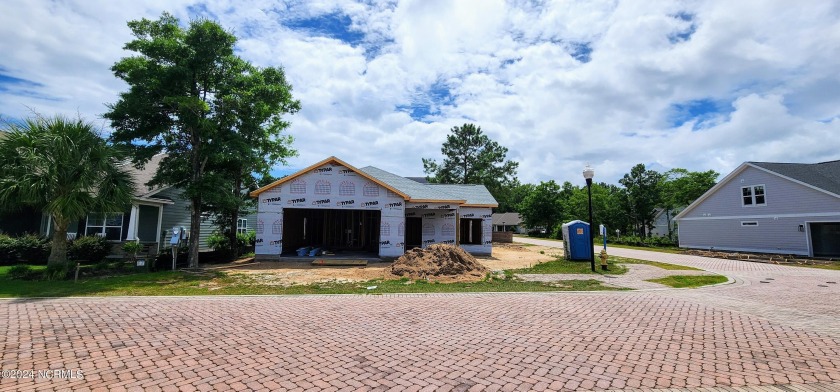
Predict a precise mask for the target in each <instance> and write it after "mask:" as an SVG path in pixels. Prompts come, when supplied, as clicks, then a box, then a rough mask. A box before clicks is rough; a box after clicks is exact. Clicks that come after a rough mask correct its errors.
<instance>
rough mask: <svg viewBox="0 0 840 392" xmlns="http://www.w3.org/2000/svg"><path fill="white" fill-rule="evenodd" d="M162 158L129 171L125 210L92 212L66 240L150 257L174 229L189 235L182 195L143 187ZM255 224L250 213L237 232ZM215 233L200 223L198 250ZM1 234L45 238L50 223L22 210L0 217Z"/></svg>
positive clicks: (207, 220)
mask: <svg viewBox="0 0 840 392" xmlns="http://www.w3.org/2000/svg"><path fill="white" fill-rule="evenodd" d="M165 156H166V154H158V155H155V156H154V157H153V158H152V159H151V160H150V161H149V162H147V163H146V165H145V166H144V168H143V169H139V168H136V167H133V166H132V167H130V168H129V172H130V173H131V175H132V177H133V178H134V182H135V184H136V188H135V191H134V198H133V200H132V205H131V207H130V208H129V209H128V210H126V211H118V212H97V211H91V212H90V213H89V214H88V215H87V216H86V217H85V218H83V219H81V220H79V221H78V222H75V223H71V224H70V227H68V229H67V232H68V238H71V239H72V238H76V237H79V236H84V235H100V236H103V237H105V238H107V239H108V240H110V241H112V243H113V244H114V248H113V253H117V254H118V253H120V247H121V244H122V243H123V242H126V241H139V242H140V243H141V244H143V245H144V248H145V249H144V251H145V252H148V253H152V254H153V253H157V252H159V251H162V250H164V249H166V248H169V247H170V246H169V238H170V237H171V236H172V228H173V227H184V228H185V229H186V230H187V233H189V228H190V203H189V201H188V200H186V199H184V198H183V197H182V193H183V192H182V191H181V190H180V189H178V188H173V187H161V188H151V187H148V186H147V185H146V183H147V182H149V181H150V180H151V179H152V177H153V176H154V174H155V172H156V171H157V168H158V167H159V166H160V162H161V160H162V159H163V158H164V157H165ZM12 218H21V219H12ZM39 220H40V222H39ZM20 222H25V224H24V223H20ZM256 224H257V216H256V213H251V214H249V215H247V216H243V217H242V218H241V219H240V222H239V225H238V227H237V231H243V232H244V231H247V230H253V229H254V228H256ZM214 229H215V226H214V225H213V224H212V219H211V217H209V216H208V217H206V218H204V219H202V223H201V239H200V241H199V243H200V248H199V249H200V250H202V251H204V250H210V248H209V247H208V246H207V237H208V236H209V235H210V234H211V233H212V232H213V230H214ZM0 232H6V233H10V234H22V233H27V232H29V233H38V234H40V235H43V236H48V235H51V233H52V222H51V218H50V217H49V216H47V215H43V214H41V213H40V211H34V210H31V209H25V210H23V211H21V212H18V213H15V214H14V215H9V216H5V217H0Z"/></svg>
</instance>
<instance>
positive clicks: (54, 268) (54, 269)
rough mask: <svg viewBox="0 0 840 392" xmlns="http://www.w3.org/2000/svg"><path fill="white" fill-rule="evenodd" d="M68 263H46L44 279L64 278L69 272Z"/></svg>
mask: <svg viewBox="0 0 840 392" xmlns="http://www.w3.org/2000/svg"><path fill="white" fill-rule="evenodd" d="M70 269H71V267H70V264H61V265H48V266H47V269H46V270H45V271H44V279H45V280H65V279H67V275H69V274H70Z"/></svg>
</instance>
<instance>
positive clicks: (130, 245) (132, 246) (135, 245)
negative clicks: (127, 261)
mask: <svg viewBox="0 0 840 392" xmlns="http://www.w3.org/2000/svg"><path fill="white" fill-rule="evenodd" d="M122 249H123V252H125V253H126V254H128V255H130V256H134V255H136V254H137V252H139V251H140V250H141V249H143V245H141V244H140V243H139V242H137V241H129V242H126V243H124V244H123V246H122Z"/></svg>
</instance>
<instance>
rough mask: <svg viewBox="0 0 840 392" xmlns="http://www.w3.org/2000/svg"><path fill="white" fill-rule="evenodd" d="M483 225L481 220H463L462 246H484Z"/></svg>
mask: <svg viewBox="0 0 840 392" xmlns="http://www.w3.org/2000/svg"><path fill="white" fill-rule="evenodd" d="M481 223H482V222H481V219H461V244H464V245H481V244H482V239H483V237H482V234H483V233H482V232H481Z"/></svg>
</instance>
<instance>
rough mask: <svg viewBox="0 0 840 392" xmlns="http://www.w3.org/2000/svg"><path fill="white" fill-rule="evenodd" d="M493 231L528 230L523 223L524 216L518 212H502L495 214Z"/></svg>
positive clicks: (522, 231) (520, 231) (521, 232)
mask: <svg viewBox="0 0 840 392" xmlns="http://www.w3.org/2000/svg"><path fill="white" fill-rule="evenodd" d="M493 231H512V232H514V233H518V234H523V233H526V232H527V231H528V229H527V228H525V226H523V225H522V216H520V215H519V213H516V212H501V213H495V214H493Z"/></svg>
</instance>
